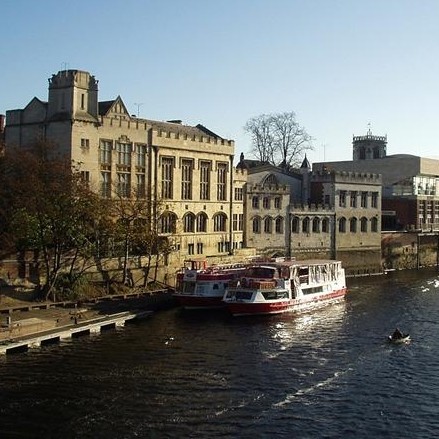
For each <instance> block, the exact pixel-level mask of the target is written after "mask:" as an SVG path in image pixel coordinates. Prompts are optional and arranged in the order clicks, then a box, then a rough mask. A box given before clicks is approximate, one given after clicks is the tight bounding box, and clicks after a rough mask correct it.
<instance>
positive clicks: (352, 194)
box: [351, 191, 357, 207]
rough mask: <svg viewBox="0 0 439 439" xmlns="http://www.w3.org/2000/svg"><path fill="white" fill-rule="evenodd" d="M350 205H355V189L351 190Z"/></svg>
mask: <svg viewBox="0 0 439 439" xmlns="http://www.w3.org/2000/svg"><path fill="white" fill-rule="evenodd" d="M351 207H357V191H351Z"/></svg>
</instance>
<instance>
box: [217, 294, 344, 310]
mask: <svg viewBox="0 0 439 439" xmlns="http://www.w3.org/2000/svg"><path fill="white" fill-rule="evenodd" d="M346 291H347V290H346V288H341V289H339V290H336V291H332V292H331V293H327V294H321V295H318V296H313V297H305V298H303V299H293V300H289V299H286V300H273V301H264V302H244V301H241V302H239V301H236V302H235V301H234V302H226V306H227V309H228V311H229V312H230V313H231V314H232V315H233V316H236V317H237V316H249V315H268V314H281V313H284V312H301V311H307V310H310V309H315V308H319V307H322V306H326V305H329V304H332V303H335V302H339V301H340V300H343V299H344V296H345V295H346Z"/></svg>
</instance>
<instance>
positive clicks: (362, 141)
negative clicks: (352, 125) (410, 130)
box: [352, 124, 387, 161]
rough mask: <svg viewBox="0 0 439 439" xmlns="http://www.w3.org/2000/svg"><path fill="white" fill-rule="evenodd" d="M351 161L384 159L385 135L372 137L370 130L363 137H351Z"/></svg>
mask: <svg viewBox="0 0 439 439" xmlns="http://www.w3.org/2000/svg"><path fill="white" fill-rule="evenodd" d="M352 145H353V160H354V161H358V160H370V159H382V158H384V157H386V154H387V153H386V147H387V135H386V136H374V135H373V134H372V131H371V129H370V124H369V129H368V130H367V134H366V135H365V136H353V140H352Z"/></svg>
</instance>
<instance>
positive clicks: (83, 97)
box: [81, 93, 85, 110]
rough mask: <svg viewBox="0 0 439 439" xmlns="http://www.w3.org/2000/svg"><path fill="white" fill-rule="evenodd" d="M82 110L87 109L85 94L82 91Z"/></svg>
mask: <svg viewBox="0 0 439 439" xmlns="http://www.w3.org/2000/svg"><path fill="white" fill-rule="evenodd" d="M81 110H85V94H84V93H81Z"/></svg>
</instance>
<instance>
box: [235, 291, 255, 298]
mask: <svg viewBox="0 0 439 439" xmlns="http://www.w3.org/2000/svg"><path fill="white" fill-rule="evenodd" d="M252 296H253V292H251V291H237V292H236V293H235V297H236V300H251V298H252Z"/></svg>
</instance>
